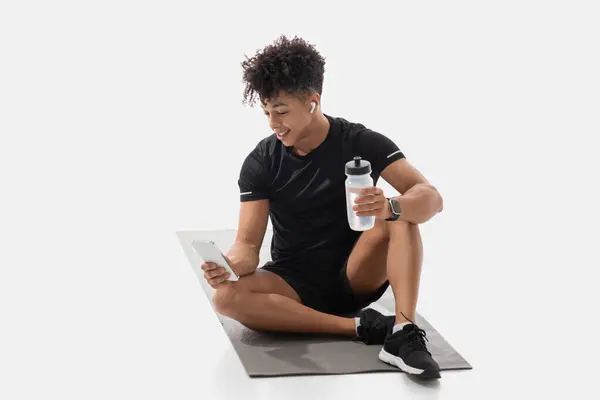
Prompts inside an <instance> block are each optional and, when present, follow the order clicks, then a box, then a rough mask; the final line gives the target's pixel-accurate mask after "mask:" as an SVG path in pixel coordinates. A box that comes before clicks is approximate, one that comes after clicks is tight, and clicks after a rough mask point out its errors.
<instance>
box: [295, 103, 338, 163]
mask: <svg viewBox="0 0 600 400" xmlns="http://www.w3.org/2000/svg"><path fill="white" fill-rule="evenodd" d="M329 125H330V124H329V120H328V119H327V117H326V116H325V115H323V114H322V113H320V114H319V116H318V117H317V118H315V120H314V121H313V122H312V123H311V125H309V126H307V127H306V129H307V131H308V132H309V134H308V135H307V137H306V139H303V140H301V141H299V142H298V143H296V145H295V146H294V147H293V151H294V153H296V154H297V155H299V156H305V155H307V154H308V153H310V152H311V151H313V150H314V149H316V148H317V147H319V146H320V145H321V143H323V142H324V141H325V139H326V138H327V134H328V133H329Z"/></svg>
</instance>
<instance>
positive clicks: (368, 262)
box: [346, 220, 389, 294]
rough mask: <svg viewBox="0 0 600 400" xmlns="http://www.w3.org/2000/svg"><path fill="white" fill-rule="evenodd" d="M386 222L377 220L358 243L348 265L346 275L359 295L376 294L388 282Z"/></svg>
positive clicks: (387, 234)
mask: <svg viewBox="0 0 600 400" xmlns="http://www.w3.org/2000/svg"><path fill="white" fill-rule="evenodd" d="M386 223H387V222H386V221H382V220H377V222H376V223H375V227H374V228H373V229H370V230H368V231H365V232H363V233H362V234H361V236H360V237H359V238H358V240H357V241H356V243H355V245H354V248H353V249H352V252H351V253H350V256H349V258H348V263H347V265H346V275H347V277H348V282H349V284H350V286H351V288H352V290H353V291H354V292H355V293H357V294H366V293H372V292H375V291H376V290H377V289H379V288H380V287H381V285H383V284H384V283H385V282H386V281H387V268H386V264H387V250H388V244H389V231H388V228H387V225H386Z"/></svg>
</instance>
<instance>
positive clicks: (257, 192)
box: [238, 146, 269, 202]
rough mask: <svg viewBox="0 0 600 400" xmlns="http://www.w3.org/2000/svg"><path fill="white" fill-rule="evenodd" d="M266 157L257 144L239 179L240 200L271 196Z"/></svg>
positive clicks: (249, 155)
mask: <svg viewBox="0 0 600 400" xmlns="http://www.w3.org/2000/svg"><path fill="white" fill-rule="evenodd" d="M264 165H265V158H264V157H263V156H262V153H261V152H260V148H259V147H258V146H257V147H256V148H255V149H254V150H253V151H252V152H251V153H250V154H248V156H247V157H246V159H245V160H244V162H243V164H242V168H241V170H240V175H239V179H238V186H239V189H240V201H242V202H244V201H252V200H263V199H268V198H269V184H268V176H267V171H266V169H265V167H264Z"/></svg>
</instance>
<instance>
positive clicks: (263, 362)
mask: <svg viewBox="0 0 600 400" xmlns="http://www.w3.org/2000/svg"><path fill="white" fill-rule="evenodd" d="M235 234H236V232H235V231H234V230H222V231H179V232H177V235H178V237H179V240H180V242H181V245H182V247H183V250H184V252H185V254H186V255H187V257H188V259H189V261H190V264H191V265H192V268H193V270H194V272H195V273H196V276H197V278H198V280H199V281H200V285H201V287H202V289H203V290H204V293H205V294H206V296H207V298H208V300H209V302H210V303H211V305H212V294H213V292H214V289H213V288H212V287H210V285H208V283H207V282H206V281H205V280H204V278H203V274H204V272H203V271H202V270H201V268H200V267H201V264H202V260H201V258H200V257H199V256H198V254H196V252H195V251H194V249H193V248H192V246H191V243H192V241H193V240H212V241H214V242H215V243H216V244H217V245H218V246H219V247H220V248H221V250H222V251H223V252H226V251H227V249H228V248H229V247H230V246H231V244H232V243H233V241H234V239H235ZM270 235H271V232H270V231H267V236H266V237H265V240H264V242H263V243H264V244H263V247H262V248H261V253H260V265H263V264H264V263H265V262H266V261H268V260H270V254H269V244H270ZM372 307H374V308H377V309H378V310H380V311H383V312H384V314H389V315H392V314H393V313H394V298H393V296H392V294H391V291H390V290H388V292H386V293H385V294H384V296H383V297H382V298H381V299H380V300H379V301H378V302H377V303H375V304H374V305H372ZM386 311H387V312H386ZM217 316H218V318H219V320H220V321H221V324H222V325H223V328H224V330H225V333H226V334H227V336H228V337H229V340H230V341H231V343H232V345H233V348H234V349H235V351H236V353H237V355H238V357H239V358H240V360H241V362H242V364H243V366H244V368H245V369H246V372H247V373H248V375H249V376H250V377H268V376H284V375H327V374H351V373H365V372H402V371H400V370H399V369H398V368H395V367H392V366H391V365H388V364H386V363H384V362H383V361H381V360H379V358H378V355H379V351H380V350H381V346H380V345H365V344H362V343H356V342H353V341H352V340H351V339H348V338H344V337H339V336H329V335H327V336H324V335H306V334H287V333H264V332H256V331H253V330H250V329H247V328H246V327H244V326H243V325H241V324H240V323H239V322H237V321H235V320H232V319H231V318H228V317H225V316H223V315H220V314H218V313H217ZM415 322H416V323H417V324H418V325H419V326H420V327H421V328H422V329H424V330H425V331H426V332H427V338H428V339H429V342H428V348H429V350H430V351H431V353H432V355H433V357H434V359H435V360H436V361H437V362H438V364H439V365H440V368H441V369H442V370H458V369H471V368H472V367H471V365H470V364H469V363H468V362H467V361H466V360H465V359H464V358H463V357H462V356H461V355H460V354H459V353H458V352H457V351H456V350H454V349H453V348H452V346H450V344H449V343H448V342H446V340H444V338H443V337H442V336H441V335H440V334H439V333H438V332H437V331H436V330H435V328H433V327H432V326H431V324H429V322H427V320H426V319H425V318H424V317H423V316H422V315H420V314H417V320H416V321H415Z"/></svg>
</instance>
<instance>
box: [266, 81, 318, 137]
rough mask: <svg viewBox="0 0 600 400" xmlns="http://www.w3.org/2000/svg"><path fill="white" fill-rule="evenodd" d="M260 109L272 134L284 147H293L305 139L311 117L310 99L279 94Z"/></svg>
mask: <svg viewBox="0 0 600 400" xmlns="http://www.w3.org/2000/svg"><path fill="white" fill-rule="evenodd" d="M262 108H263V111H264V113H265V115H266V116H267V119H268V120H269V126H270V127H271V129H272V130H273V133H274V134H275V135H276V136H277V139H279V140H281V141H282V142H283V144H284V145H285V146H286V147H290V146H294V145H295V144H296V143H298V141H299V140H301V139H304V138H305V136H306V133H307V132H306V127H307V126H308V125H309V123H310V122H311V118H312V116H313V114H311V113H310V109H311V105H310V98H308V97H307V98H306V99H305V100H302V99H301V98H299V97H298V96H292V95H289V94H286V93H281V94H280V95H279V96H277V97H275V98H273V99H268V100H267V101H265V102H263V103H262Z"/></svg>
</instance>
